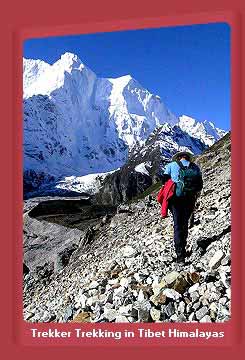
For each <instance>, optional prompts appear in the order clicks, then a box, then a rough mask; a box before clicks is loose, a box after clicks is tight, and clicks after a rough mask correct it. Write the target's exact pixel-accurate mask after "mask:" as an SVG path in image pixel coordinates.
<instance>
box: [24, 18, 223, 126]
mask: <svg viewBox="0 0 245 360" xmlns="http://www.w3.org/2000/svg"><path fill="white" fill-rule="evenodd" d="M67 51H69V52H73V53H75V54H77V55H78V56H79V57H80V59H81V60H82V62H84V63H85V64H86V65H87V66H88V67H90V68H91V69H92V70H93V71H94V72H95V73H96V74H97V76H99V77H118V76H122V75H126V74H130V75H131V76H132V77H134V78H135V79H137V80H138V81H139V82H140V83H141V85H143V86H144V87H145V88H147V89H148V90H149V91H150V92H152V93H153V94H156V95H159V96H160V97H161V98H162V100H163V101H164V103H165V105H166V106H167V107H168V108H169V109H170V110H171V111H172V112H173V113H174V114H176V115H178V116H179V115H182V114H185V115H189V116H192V117H194V118H195V119H197V120H205V119H206V120H210V121H213V122H214V123H215V125H216V126H218V127H220V128H223V129H225V130H228V129H230V27H229V26H228V25H227V24H224V23H216V24H205V25H191V26H178V27H166V28H159V29H145V30H131V31H120V32H113V33H96V34H89V35H73V36H62V37H49V38H42V39H30V40H26V41H25V43H24V49H23V53H24V57H26V58H32V59H42V60H44V61H46V62H48V63H50V64H52V63H53V62H55V61H56V60H58V59H59V58H60V56H61V55H62V54H63V53H65V52H67Z"/></svg>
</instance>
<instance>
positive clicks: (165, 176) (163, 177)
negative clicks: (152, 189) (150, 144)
mask: <svg viewBox="0 0 245 360" xmlns="http://www.w3.org/2000/svg"><path fill="white" fill-rule="evenodd" d="M157 177H158V178H159V180H160V181H161V182H162V185H164V184H165V183H166V182H167V181H168V180H169V179H171V176H170V169H169V167H168V165H166V166H165V168H164V170H162V169H161V170H160V171H159V172H158V174H157Z"/></svg>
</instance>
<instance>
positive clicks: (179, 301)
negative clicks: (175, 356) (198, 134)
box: [23, 134, 231, 322]
mask: <svg viewBox="0 0 245 360" xmlns="http://www.w3.org/2000/svg"><path fill="white" fill-rule="evenodd" d="M197 162H198V163H199V164H200V166H201V168H202V171H203V178H204V189H203V191H202V194H201V197H200V198H199V200H198V203H197V208H196V211H195V218H194V226H193V227H192V228H191V229H190V230H189V240H188V247H189V251H190V252H189V255H190V256H189V258H188V259H187V260H188V262H187V263H186V264H185V265H184V266H182V267H181V266H179V265H178V266H177V265H176V264H175V262H174V257H175V253H174V247H173V241H172V237H173V229H172V218H171V216H169V217H168V218H166V219H162V218H161V217H160V205H159V204H158V203H157V202H156V200H155V195H156V191H155V192H154V191H153V192H152V194H153V195H150V196H146V197H144V196H143V195H142V199H139V200H137V201H135V202H131V203H130V204H122V205H119V206H118V207H117V210H116V213H115V208H110V209H109V208H108V209H103V211H102V210H101V209H99V208H97V209H96V211H94V210H93V211H92V210H91V208H89V207H90V206H91V205H90V204H87V205H86V206H87V208H86V210H84V206H81V205H78V204H76V205H74V204H72V203H70V204H69V206H68V208H67V210H64V209H66V206H65V205H64V203H63V204H62V206H60V204H58V205H57V203H56V205H55V204H52V202H51V204H49V209H47V206H45V204H44V205H42V203H40V199H32V200H28V201H26V204H25V214H24V230H25V242H24V250H25V251H24V260H25V265H24V283H23V285H24V319H25V320H26V321H31V322H51V321H54V322H69V321H75V322H223V321H227V320H229V319H230V301H231V300H230V299H231V290H230V265H231V258H230V231H231V224H230V135H229V134H227V135H226V136H225V137H224V138H223V139H221V140H220V141H219V142H217V143H216V144H214V145H213V146H212V147H211V148H210V149H208V150H206V151H205V152H204V153H203V154H202V155H201V156H199V157H198V158H197ZM63 201H64V200H63ZM70 201H72V200H70ZM49 202H50V200H49ZM38 204H39V205H38ZM83 205H84V204H83ZM86 206H85V207H86ZM60 209H63V213H61V210H60ZM91 214H93V216H91ZM86 219H87V220H88V222H86V221H85V220H86ZM44 237H45V239H44ZM68 239H69V240H68ZM44 240H45V241H44ZM66 242H67V244H66ZM57 243H58V245H57ZM44 247H45V251H46V252H45V251H44V252H43V248H44ZM48 251H50V252H51V253H52V256H51V257H47V256H46V255H47V253H48ZM33 254H36V257H33V256H32V255H33ZM35 258H36V259H37V260H35Z"/></svg>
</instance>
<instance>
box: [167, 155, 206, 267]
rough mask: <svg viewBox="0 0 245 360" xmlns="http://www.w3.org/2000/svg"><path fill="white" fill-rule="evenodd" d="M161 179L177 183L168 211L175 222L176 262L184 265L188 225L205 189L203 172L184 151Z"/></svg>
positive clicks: (173, 159)
mask: <svg viewBox="0 0 245 360" xmlns="http://www.w3.org/2000/svg"><path fill="white" fill-rule="evenodd" d="M161 178H162V183H163V184H165V183H166V182H167V181H168V180H169V179H171V180H172V182H174V183H175V190H174V193H173V195H172V196H171V197H170V199H169V200H168V209H169V210H170V211H171V213H172V216H173V221H174V245H175V251H176V255H177V260H176V261H177V263H180V264H184V262H185V258H186V243H187V237H188V223H189V219H190V218H191V216H192V214H193V211H194V208H195V202H196V199H197V196H198V193H199V192H200V191H201V189H202V187H203V181H202V174H201V170H200V168H199V167H198V165H196V164H195V163H194V162H193V156H192V154H191V153H189V152H186V151H183V152H178V153H176V154H175V155H174V156H173V158H172V161H171V162H170V163H169V164H167V165H166V166H165V169H164V174H163V175H162V176H161Z"/></svg>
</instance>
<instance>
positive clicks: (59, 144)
mask: <svg viewBox="0 0 245 360" xmlns="http://www.w3.org/2000/svg"><path fill="white" fill-rule="evenodd" d="M23 73H24V82H23V83H24V88H23V94H24V100H23V109H24V112H23V118H24V194H25V196H26V197H30V196H35V195H42V196H43V195H62V194H63V195H64V194H65V195H68V194H70V195H81V194H83V193H90V195H91V194H92V195H93V194H97V195H96V196H97V197H96V198H97V199H98V200H99V199H101V200H103V201H106V202H109V203H112V202H114V203H118V202H120V201H124V200H126V199H131V198H132V197H133V196H135V195H136V194H137V193H139V192H142V191H144V189H145V188H146V187H148V186H149V185H151V183H152V182H155V177H156V176H155V175H156V172H157V170H158V167H159V166H161V164H164V163H165V162H166V161H169V159H170V158H171V156H172V155H173V153H175V152H176V151H178V150H189V151H191V152H192V153H194V154H201V153H202V152H203V151H204V150H205V149H206V148H207V147H208V146H210V145H212V144H213V143H214V142H216V141H217V140H219V139H220V138H221V137H222V136H224V135H225V131H223V130H221V129H218V128H216V127H215V125H214V124H213V123H212V122H209V121H206V120H205V121H203V122H198V121H196V120H195V119H193V118H191V117H188V116H185V115H183V116H181V117H177V116H175V115H174V114H173V113H172V112H171V111H169V109H167V107H166V106H165V104H164V103H163V102H162V100H161V98H160V97H159V96H157V95H154V94H152V93H150V91H149V90H147V89H145V88H144V87H143V86H142V85H141V84H140V83H139V82H138V81H137V80H136V79H134V78H132V77H131V76H130V75H125V76H122V77H119V78H98V77H97V76H96V74H95V73H94V72H93V71H92V70H90V69H89V68H88V67H87V66H86V65H84V64H83V63H82V62H81V60H80V59H79V58H78V57H77V56H76V55H74V54H71V53H65V54H64V55H62V56H61V58H60V59H59V60H58V61H56V62H55V63H54V64H52V65H50V64H48V63H45V62H44V61H41V60H32V59H24V60H23ZM107 172H112V173H110V174H108V176H106V175H105V173H107ZM89 174H94V177H92V179H93V181H94V183H93V185H94V186H92V185H91V187H90V188H89V187H88V186H87V185H88V183H87V181H88V178H86V179H84V176H88V175H89ZM96 174H97V175H98V176H96ZM101 174H103V175H101ZM85 180H86V184H85ZM89 180H91V177H90V178H89ZM84 184H85V185H86V186H85V185H84ZM103 184H104V185H103ZM128 184H132V186H131V188H129V185H128ZM92 188H93V189H92ZM108 189H109V190H110V191H111V190H112V195H110V196H111V198H108V196H107V195H108V191H107V190H108ZM99 190H100V192H99ZM117 192H118V194H117ZM98 193H99V194H98ZM106 193H107V194H106ZM110 196H109V197H110ZM112 199H114V200H112Z"/></svg>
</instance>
